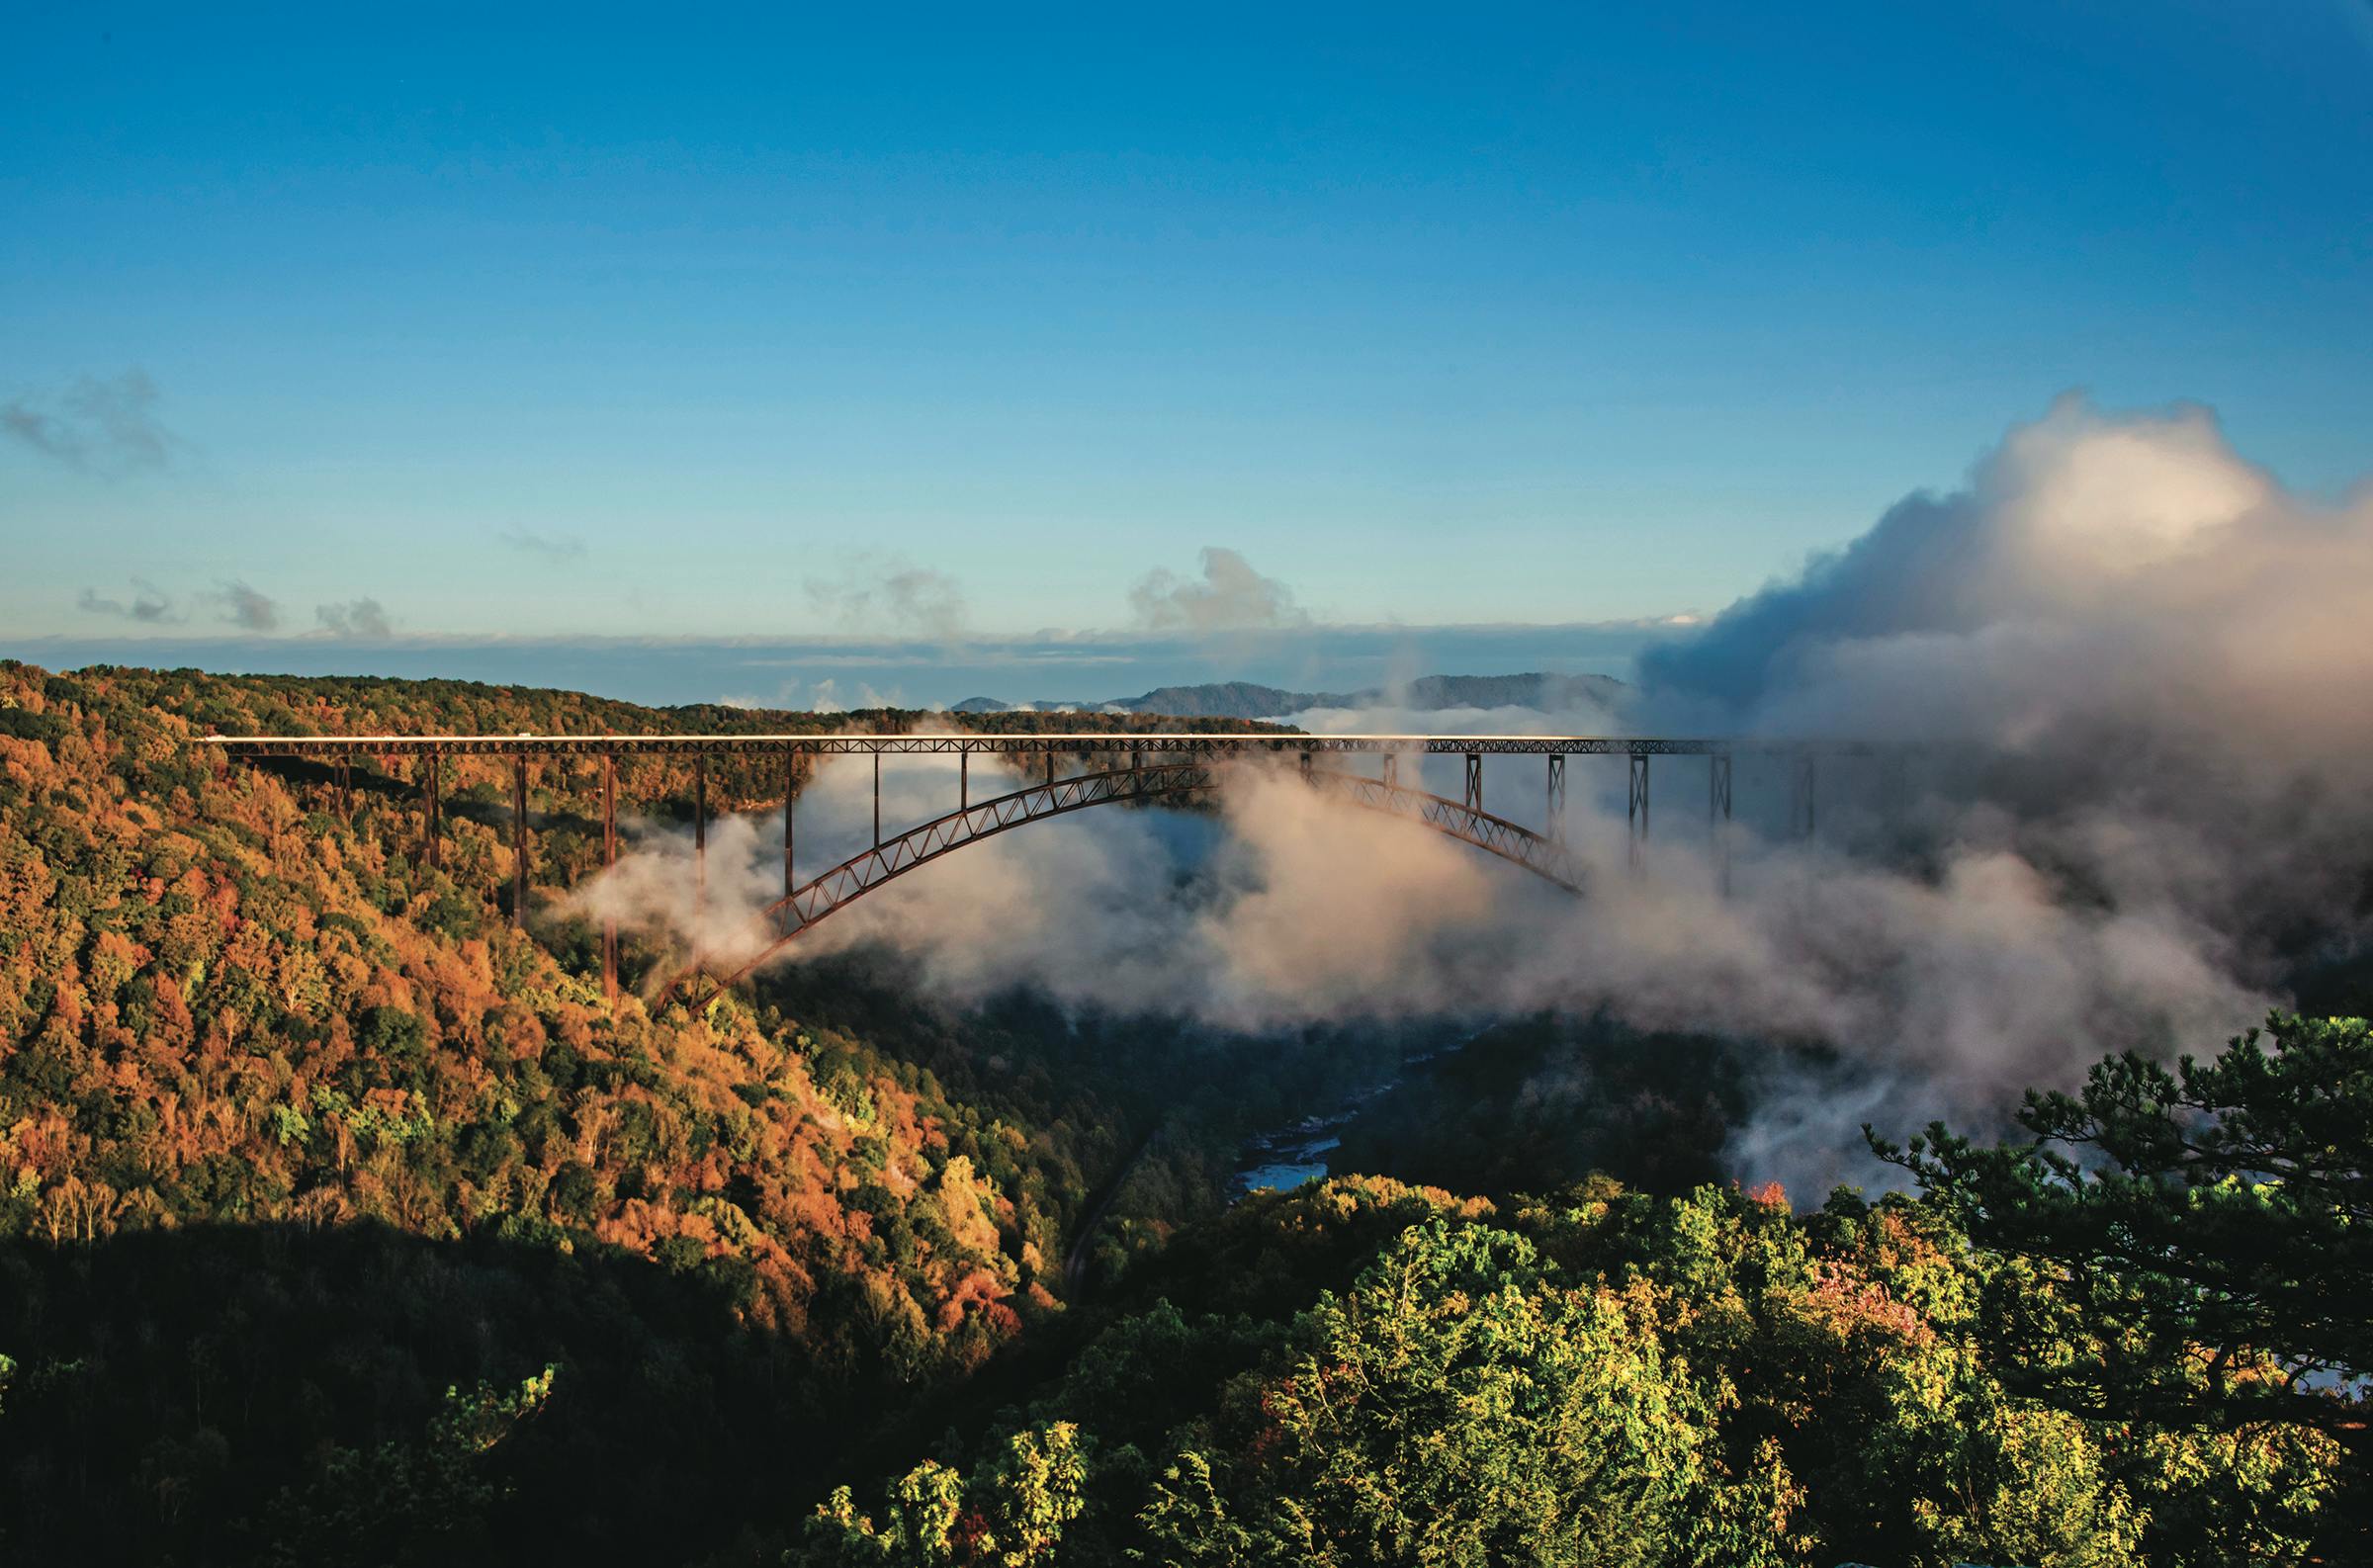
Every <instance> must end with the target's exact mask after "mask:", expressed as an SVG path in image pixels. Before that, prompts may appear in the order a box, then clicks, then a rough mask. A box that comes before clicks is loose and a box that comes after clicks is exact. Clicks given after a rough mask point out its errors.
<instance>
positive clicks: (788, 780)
mask: <svg viewBox="0 0 2373 1568" xmlns="http://www.w3.org/2000/svg"><path fill="white" fill-rule="evenodd" d="M798 794H799V758H798V757H796V756H785V757H784V758H783V897H784V898H786V899H787V898H789V897H790V896H791V890H792V888H794V887H796V886H797V885H798V884H797V883H796V882H795V881H794V880H793V877H792V874H791V842H792V839H791V829H792V822H791V803H792V801H793V800H794V799H795V798H796V797H797V796H798Z"/></svg>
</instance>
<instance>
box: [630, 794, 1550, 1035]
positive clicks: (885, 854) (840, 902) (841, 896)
mask: <svg viewBox="0 0 2373 1568" xmlns="http://www.w3.org/2000/svg"><path fill="white" fill-rule="evenodd" d="M1243 765H1244V764H1242V763H1237V762H1232V761H1226V760H1221V759H1218V758H1212V757H1195V756H1189V757H1184V758H1179V759H1176V760H1160V761H1150V762H1145V763H1142V764H1140V765H1138V766H1133V767H1123V768H1110V769H1105V770H1102V771H1098V772H1089V773H1078V774H1074V775H1072V776H1071V777H1069V778H1059V779H1055V780H1052V781H1051V782H1047V783H1040V784H1033V785H1031V786H1029V787H1028V788H1026V789H1018V790H1014V791H1012V792H1011V793H1010V794H1005V795H998V796H993V797H992V798H990V799H988V800H985V801H979V802H976V803H973V804H970V805H966V806H963V807H960V808H958V809H957V810H955V811H952V812H949V813H947V814H946V815H945V816H943V817H935V818H933V819H931V820H930V821H929V822H926V823H923V824H921V825H920V826H918V827H915V828H909V829H908V830H907V831H905V832H903V833H900V834H898V835H896V836H895V837H891V838H885V839H883V840H882V841H881V842H880V843H878V844H876V845H874V846H873V847H872V848H870V849H866V850H862V851H860V852H859V853H857V854H854V855H851V856H850V857H849V858H848V859H846V860H843V861H842V862H840V863H839V864H838V865H836V866H834V867H832V868H831V869H830V870H828V871H825V872H823V873H822V874H820V875H818V876H816V877H813V878H811V879H809V880H808V881H807V882H805V883H802V884H800V885H799V886H798V887H796V888H794V889H793V890H792V891H791V892H790V894H789V895H787V896H786V897H784V898H781V899H778V900H776V901H775V902H774V903H773V904H771V905H769V906H768V907H767V908H766V909H765V910H764V911H762V912H760V913H759V915H756V916H755V921H756V922H757V923H759V925H760V926H761V929H760V931H758V932H756V933H754V934H753V941H755V942H756V943H757V945H756V946H755V947H754V948H751V949H743V948H740V947H737V948H736V950H735V955H734V957H733V958H732V959H731V960H730V961H729V962H730V963H731V965H732V967H730V968H726V967H723V966H720V967H718V968H714V969H713V968H711V967H708V966H707V965H706V964H704V963H701V962H698V961H696V962H695V963H693V964H692V965H690V966H688V967H686V968H685V969H684V970H682V971H680V972H678V973H677V974H676V975H675V976H674V977H673V978H672V979H671V980H669V981H668V983H667V984H666V986H665V987H663V988H662V989H661V991H660V993H659V996H660V998H661V999H662V1000H664V999H665V998H668V997H671V996H680V997H681V998H683V1000H685V1001H686V1002H690V1003H692V1004H694V1005H699V1004H702V1003H705V1002H708V1001H710V1000H713V999H714V998H715V997H716V996H717V995H718V994H720V993H722V992H725V991H728V990H731V989H732V988H733V987H735V986H737V985H739V984H741V983H742V982H743V981H744V980H747V978H749V976H750V975H752V974H754V973H755V972H756V971H757V970H759V969H760V968H763V967H764V966H765V965H766V964H767V963H768V962H769V961H770V960H772V959H773V958H774V957H775V956H776V955H777V954H779V953H781V952H782V951H783V950H784V949H785V948H786V947H788V946H790V945H791V943H793V942H794V941H797V940H798V939H799V937H800V936H801V935H802V934H803V933H805V932H806V931H808V930H810V929H811V928H813V927H814V926H816V925H817V924H819V923H821V922H822V921H824V920H826V919H828V918H830V917H831V916H832V915H835V914H837V913H838V912H839V911H841V910H844V909H846V908H847V907H848V906H849V905H851V904H854V903H855V902H856V901H857V900H859V899H861V898H863V897H864V896H865V895H866V894H868V893H871V892H873V891H875V890H876V889H878V888H881V887H884V886H886V885H888V884H889V883H891V882H895V881H897V880H898V879H899V878H900V877H903V876H907V875H909V874H910V873H912V872H915V871H919V870H921V869H922V868H923V867H924V866H926V865H929V864H930V863H931V862H932V861H934V860H937V859H939V858H940V857H942V856H944V855H949V854H953V853H954V852H955V851H956V850H958V849H962V848H964V847H966V846H968V845H971V844H975V843H979V842H980V841H982V840H983V839H986V838H992V837H995V836H997V835H998V834H1000V833H1004V832H1009V831H1011V830H1012V829H1013V828H1020V827H1023V826H1025V825H1027V824H1030V823H1035V822H1043V821H1046V820H1047V819H1049V818H1053V817H1062V816H1068V815H1070V814H1071V813H1074V812H1081V811H1086V810H1089V809H1090V808H1092V807H1097V806H1108V805H1120V804H1125V803H1128V802H1132V801H1138V802H1143V801H1162V800H1177V799H1184V798H1187V797H1191V796H1195V795H1203V794H1210V793H1214V792H1216V791H1218V790H1219V789H1220V788H1221V787H1222V785H1223V784H1224V782H1225V780H1226V778H1227V776H1228V772H1229V769H1230V768H1232V767H1240V766H1243ZM1300 776H1301V778H1302V780H1303V781H1304V782H1305V783H1307V784H1309V785H1310V786H1311V787H1312V788H1314V789H1317V790H1320V791H1322V792H1324V793H1326V794H1329V795H1332V796H1334V797H1335V798H1337V799H1339V800H1341V801H1343V802H1344V803H1345V804H1347V805H1351V806H1355V807H1358V808H1361V809H1362V810H1365V811H1371V812H1377V813H1380V814H1382V815H1384V816H1388V817H1396V818H1399V819H1401V820H1402V821H1405V822H1413V823H1416V824H1418V825H1419V826H1421V827H1424V828H1431V829H1433V830H1434V831H1436V832H1439V833H1442V834H1444V835H1445V836H1446V837H1450V838H1455V839H1457V840H1459V841H1460V842H1462V843H1466V844H1471V845H1473V846H1474V847H1475V848H1477V849H1480V850H1482V851H1484V852H1485V853H1486V854H1491V855H1496V856H1498V857H1499V858H1500V859H1502V860H1505V861H1508V862H1509V863H1510V864H1512V865H1516V866H1521V867H1523V868H1524V869H1525V870H1526V871H1529V872H1531V873H1532V874H1533V875H1535V876H1537V877H1539V878H1540V879H1541V880H1543V881H1545V882H1548V883H1550V884H1552V885H1554V886H1556V887H1559V888H1562V889H1564V890H1565V891H1566V892H1568V893H1573V894H1579V893H1581V892H1582V887H1583V871H1582V866H1581V863H1580V861H1579V859H1578V858H1577V857H1576V856H1575V855H1573V854H1572V852H1571V851H1570V850H1568V849H1567V847H1566V846H1565V844H1564V842H1563V841H1562V840H1561V839H1557V838H1552V837H1548V836H1545V835H1543V834H1540V833H1537V832H1535V831H1533V830H1532V829H1531V828H1525V827H1522V826H1520V825H1519V824H1516V823H1512V822H1510V821H1508V820H1507V819H1506V818H1504V817H1495V816H1493V815H1491V814H1490V813H1489V812H1486V811H1483V810H1481V809H1480V808H1478V807H1474V806H1469V805H1467V804H1465V803H1464V802H1461V801H1454V800H1451V799H1450V798H1449V797H1447V796H1442V795H1434V794H1429V793H1427V792H1426V791H1424V790H1415V789H1409V788H1406V787H1404V786H1402V785H1400V784H1398V783H1394V782H1391V781H1389V780H1386V779H1380V778H1369V777H1366V776H1365V775H1362V774H1358V773H1347V772H1344V771H1342V770H1340V769H1337V768H1320V767H1311V766H1307V765H1305V766H1304V767H1303V768H1302V769H1301V774H1300Z"/></svg>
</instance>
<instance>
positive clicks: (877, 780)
mask: <svg viewBox="0 0 2373 1568" xmlns="http://www.w3.org/2000/svg"><path fill="white" fill-rule="evenodd" d="M873 847H874V848H876V849H879V848H881V847H882V753H880V752H879V751H876V752H875V753H874V754H873Z"/></svg>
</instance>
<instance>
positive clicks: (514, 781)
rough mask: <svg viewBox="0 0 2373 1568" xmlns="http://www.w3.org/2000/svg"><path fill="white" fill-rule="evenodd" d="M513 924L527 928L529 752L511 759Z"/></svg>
mask: <svg viewBox="0 0 2373 1568" xmlns="http://www.w3.org/2000/svg"><path fill="white" fill-rule="evenodd" d="M511 924H512V925H514V926H516V927H518V928H519V929H520V930H523V931H524V930H526V929H527V753H526V752H524V751H522V752H521V753H519V755H517V756H515V757H513V758H511Z"/></svg>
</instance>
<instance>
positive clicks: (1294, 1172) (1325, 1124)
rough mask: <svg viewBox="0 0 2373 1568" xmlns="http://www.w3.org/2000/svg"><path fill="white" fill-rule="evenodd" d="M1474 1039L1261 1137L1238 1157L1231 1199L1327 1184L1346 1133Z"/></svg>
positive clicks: (1464, 1038)
mask: <svg viewBox="0 0 2373 1568" xmlns="http://www.w3.org/2000/svg"><path fill="white" fill-rule="evenodd" d="M1474 1038H1475V1036H1474V1035H1473V1034H1465V1035H1461V1036H1459V1037H1458V1038H1456V1039H1454V1040H1452V1041H1450V1043H1448V1044H1446V1045H1442V1046H1439V1047H1437V1048H1435V1049H1434V1050H1431V1051H1427V1052H1424V1053H1422V1054H1420V1055H1416V1056H1410V1057H1406V1058H1404V1059H1403V1060H1402V1063H1401V1070H1400V1072H1398V1073H1396V1074H1395V1075H1393V1076H1392V1077H1391V1078H1388V1079H1384V1080H1382V1081H1380V1082H1378V1083H1374V1084H1366V1085H1362V1087H1360V1088H1359V1089H1353V1090H1351V1091H1350V1092H1349V1093H1347V1094H1344V1095H1342V1096H1340V1097H1339V1098H1337V1099H1336V1100H1334V1101H1333V1102H1331V1103H1329V1104H1328V1105H1326V1106H1324V1107H1322V1108H1321V1109H1319V1110H1316V1111H1313V1112H1312V1113H1311V1114H1309V1115H1307V1116H1304V1117H1303V1118H1302V1119H1301V1120H1299V1121H1296V1122H1292V1123H1289V1124H1287V1125H1286V1126H1283V1127H1274V1128H1272V1129H1270V1130H1269V1131H1267V1132H1263V1133H1256V1134H1254V1135H1253V1136H1252V1137H1250V1138H1247V1139H1246V1140H1245V1141H1244V1144H1243V1146H1242V1147H1241V1148H1240V1149H1238V1151H1237V1154H1236V1176H1235V1179H1234V1181H1233V1183H1232V1186H1231V1190H1230V1193H1229V1197H1228V1201H1229V1202H1231V1203H1234V1202H1238V1201H1241V1200H1242V1199H1244V1198H1248V1197H1250V1196H1252V1195H1253V1194H1254V1193H1256V1192H1283V1191H1287V1190H1289V1189H1291V1188H1293V1187H1298V1186H1300V1185H1301V1184H1302V1183H1303V1182H1305V1181H1323V1180H1325V1179H1326V1178H1327V1177H1328V1176H1332V1175H1334V1169H1333V1166H1332V1164H1331V1163H1330V1161H1329V1158H1328V1157H1329V1156H1330V1155H1332V1154H1333V1153H1334V1152H1335V1151H1336V1150H1337V1149H1340V1148H1342V1147H1343V1130H1344V1128H1346V1127H1348V1126H1350V1125H1351V1124H1352V1123H1353V1122H1355V1121H1357V1120H1358V1119H1359V1118H1360V1113H1361V1112H1362V1111H1364V1110H1365V1109H1367V1107H1368V1106H1369V1105H1371V1104H1373V1103H1374V1102H1375V1101H1376V1100H1377V1099H1378V1098H1380V1097H1382V1096H1383V1095H1385V1094H1388V1093H1390V1092H1391V1091H1392V1090H1393V1089H1398V1088H1399V1087H1400V1086H1401V1084H1402V1083H1404V1082H1405V1081H1407V1080H1408V1079H1410V1078H1412V1077H1415V1076H1416V1075H1418V1074H1420V1073H1423V1072H1426V1071H1428V1070H1429V1069H1430V1068H1431V1067H1432V1065H1433V1064H1434V1063H1437V1062H1439V1061H1441V1060H1442V1059H1443V1058H1444V1057H1447V1056H1449V1055H1450V1054H1451V1053H1452V1052H1454V1051H1457V1050H1459V1049H1461V1048H1463V1047H1464V1046H1465V1045H1466V1043H1467V1042H1468V1041H1470V1040H1472V1039H1474Z"/></svg>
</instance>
